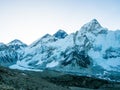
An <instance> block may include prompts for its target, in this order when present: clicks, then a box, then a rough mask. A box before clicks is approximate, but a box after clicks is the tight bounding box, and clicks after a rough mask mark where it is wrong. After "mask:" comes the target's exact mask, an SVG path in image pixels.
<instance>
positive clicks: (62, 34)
mask: <svg viewBox="0 0 120 90" xmlns="http://www.w3.org/2000/svg"><path fill="white" fill-rule="evenodd" d="M67 35H68V34H67V33H66V32H65V31H64V30H61V29H59V30H58V31H57V32H56V33H55V34H54V35H53V36H55V37H56V38H58V39H63V38H65V37H66V36H67Z"/></svg>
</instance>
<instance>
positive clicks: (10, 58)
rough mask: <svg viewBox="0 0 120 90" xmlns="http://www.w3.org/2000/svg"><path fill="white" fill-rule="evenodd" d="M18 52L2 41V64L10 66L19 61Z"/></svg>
mask: <svg viewBox="0 0 120 90" xmlns="http://www.w3.org/2000/svg"><path fill="white" fill-rule="evenodd" d="M17 59H18V57H17V53H16V52H15V51H14V50H13V49H11V48H9V47H8V46H7V45H5V44H3V43H0V65H2V66H9V65H12V64H15V63H16V61H17Z"/></svg>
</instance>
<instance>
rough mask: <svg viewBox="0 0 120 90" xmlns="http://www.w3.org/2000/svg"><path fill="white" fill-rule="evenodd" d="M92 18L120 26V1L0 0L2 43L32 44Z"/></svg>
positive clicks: (104, 24) (75, 27)
mask: <svg viewBox="0 0 120 90" xmlns="http://www.w3.org/2000/svg"><path fill="white" fill-rule="evenodd" d="M93 18H96V19H97V20H98V21H99V22H100V23H101V25H102V26H103V27H107V28H108V29H111V30H116V29H120V0H0V42H4V43H8V42H9V41H11V40H13V39H15V38H17V39H20V40H22V41H23V42H25V43H27V44H30V43H32V42H33V41H35V40H36V39H38V38H40V37H41V36H43V35H44V34H46V33H50V34H53V33H55V32H56V31H57V30H58V29H63V30H65V31H66V32H68V33H71V32H75V31H76V30H79V29H80V27H81V26H82V25H83V24H85V23H87V22H89V21H90V20H92V19H93Z"/></svg>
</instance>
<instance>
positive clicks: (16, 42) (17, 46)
mask: <svg viewBox="0 0 120 90" xmlns="http://www.w3.org/2000/svg"><path fill="white" fill-rule="evenodd" d="M7 46H9V47H10V48H12V49H13V50H16V51H18V50H21V49H23V48H25V47H27V45H26V44H25V43H23V42H21V41H20V40H18V39H15V40H13V41H11V42H9V43H8V44H7Z"/></svg>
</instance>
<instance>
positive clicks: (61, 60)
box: [11, 19, 120, 74]
mask: <svg viewBox="0 0 120 90" xmlns="http://www.w3.org/2000/svg"><path fill="white" fill-rule="evenodd" d="M61 32H64V31H61V30H60V31H59V33H60V35H59V33H58V34H57V33H56V34H54V35H53V36H52V35H49V34H46V35H45V36H43V37H42V38H40V39H39V40H37V41H35V42H33V43H32V44H31V45H30V46H28V47H27V48H26V49H25V54H24V55H23V57H22V59H21V60H20V61H18V62H17V64H16V65H13V66H11V68H16V66H17V68H19V67H25V68H34V69H44V68H51V69H55V70H62V71H66V72H76V73H78V74H80V73H89V74H93V73H96V74H99V72H98V71H99V70H101V71H102V73H104V71H116V72H120V62H119V60H120V31H119V30H117V31H110V30H107V29H106V28H103V27H102V26H101V25H100V24H99V23H98V21H97V20H96V19H93V20H92V21H90V22H89V23H87V24H85V25H83V26H82V27H81V29H80V30H79V31H76V32H75V33H71V34H70V35H67V34H66V33H64V34H62V35H65V37H64V38H62V39H60V38H61ZM59 36H60V38H59ZM62 37H63V36H62ZM58 38H59V39H58Z"/></svg>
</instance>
